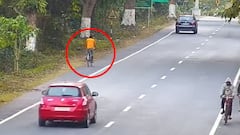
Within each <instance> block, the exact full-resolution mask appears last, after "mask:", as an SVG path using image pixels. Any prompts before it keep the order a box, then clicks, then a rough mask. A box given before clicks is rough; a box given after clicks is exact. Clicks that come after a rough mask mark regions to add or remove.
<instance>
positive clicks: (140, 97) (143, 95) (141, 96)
mask: <svg viewBox="0 0 240 135" xmlns="http://www.w3.org/2000/svg"><path fill="white" fill-rule="evenodd" d="M145 96H146V95H145V94H142V95H140V96H139V97H138V99H143V98H144V97H145Z"/></svg>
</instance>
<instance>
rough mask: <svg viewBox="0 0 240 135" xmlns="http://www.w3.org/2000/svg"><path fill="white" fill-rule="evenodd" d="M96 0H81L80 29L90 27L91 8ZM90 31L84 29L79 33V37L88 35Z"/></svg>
mask: <svg viewBox="0 0 240 135" xmlns="http://www.w3.org/2000/svg"><path fill="white" fill-rule="evenodd" d="M96 2H97V0H81V3H82V6H83V7H82V20H81V29H83V28H90V27H91V17H92V13H93V9H94V7H95V5H96ZM89 35H90V31H85V32H82V33H81V37H82V38H84V37H89Z"/></svg>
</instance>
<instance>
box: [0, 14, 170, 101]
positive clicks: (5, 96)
mask: <svg viewBox="0 0 240 135" xmlns="http://www.w3.org/2000/svg"><path fill="white" fill-rule="evenodd" d="M170 24H172V21H167V19H166V18H156V19H153V20H152V21H151V23H150V27H146V26H145V25H146V24H145V25H144V24H139V26H138V32H137V35H131V36H130V37H129V36H125V37H124V36H123V38H122V39H120V40H118V39H117V40H115V41H114V42H115V44H116V46H117V48H125V47H128V46H131V45H133V44H134V43H136V42H138V41H140V40H142V39H144V38H147V37H149V36H151V35H152V34H153V33H155V32H157V31H159V30H161V29H163V28H164V27H166V26H169V25H170ZM104 42H106V41H102V42H98V44H103V46H104ZM77 44H78V43H77V41H76V43H75V47H76V46H77ZM71 46H74V43H73V45H71ZM109 52H110V49H109V48H107V47H106V46H104V47H103V48H100V49H99V48H98V51H97V52H96V53H95V58H96V59H100V58H102V57H103V56H105V54H106V53H109ZM78 53H79V50H74V49H73V50H71V51H70V54H71V64H72V66H74V67H77V66H80V67H81V66H84V64H85V63H83V62H80V63H79V55H78ZM57 54H58V55H53V56H51V57H48V58H47V59H46V61H45V62H44V61H43V64H41V66H38V67H36V68H33V69H29V70H23V71H22V72H21V73H20V74H18V75H16V74H11V75H9V74H8V75H6V74H3V73H0V105H3V104H5V103H7V102H9V101H12V100H13V99H15V98H16V97H18V96H20V95H22V94H23V93H24V92H27V91H30V90H32V89H33V88H34V87H36V86H38V85H40V84H42V83H44V82H47V81H49V80H51V79H54V78H56V77H57V76H59V75H61V74H63V73H66V72H69V71H70V69H69V68H68V66H67V65H66V62H65V57H64V52H58V53H57ZM80 57H84V52H83V51H81V55H80Z"/></svg>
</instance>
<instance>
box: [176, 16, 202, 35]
mask: <svg viewBox="0 0 240 135" xmlns="http://www.w3.org/2000/svg"><path fill="white" fill-rule="evenodd" d="M180 31H193V33H194V34H197V32H198V21H197V19H196V17H195V16H194V15H180V16H179V17H178V18H177V20H176V33H179V32H180Z"/></svg>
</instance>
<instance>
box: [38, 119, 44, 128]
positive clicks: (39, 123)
mask: <svg viewBox="0 0 240 135" xmlns="http://www.w3.org/2000/svg"><path fill="white" fill-rule="evenodd" d="M38 125H39V127H44V126H45V125H46V121H45V120H42V119H40V118H39V119H38Z"/></svg>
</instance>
